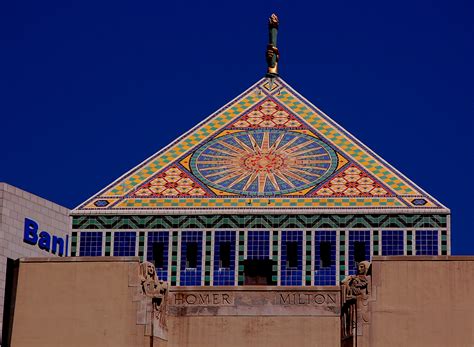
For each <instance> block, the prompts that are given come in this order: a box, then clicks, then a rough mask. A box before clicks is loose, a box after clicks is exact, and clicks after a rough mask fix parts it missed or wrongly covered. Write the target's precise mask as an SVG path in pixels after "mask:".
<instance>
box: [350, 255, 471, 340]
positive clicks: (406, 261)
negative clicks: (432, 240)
mask: <svg viewBox="0 0 474 347" xmlns="http://www.w3.org/2000/svg"><path fill="white" fill-rule="evenodd" d="M372 271H373V273H372V281H373V283H372V287H373V296H374V298H372V299H375V301H371V302H370V304H369V308H370V319H369V320H370V323H369V324H368V325H364V331H363V336H360V337H359V342H360V343H359V344H358V345H359V346H371V347H374V346H384V347H390V346H394V347H395V346H397V347H398V346H416V347H423V346H430V347H436V346H439V347H446V346H455V347H472V346H474V257H455V256H444V257H413V258H411V257H375V258H374V261H373V263H372Z"/></svg>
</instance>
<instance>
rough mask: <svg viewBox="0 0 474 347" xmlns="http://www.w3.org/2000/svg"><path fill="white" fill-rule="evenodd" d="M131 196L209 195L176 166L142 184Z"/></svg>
mask: <svg viewBox="0 0 474 347" xmlns="http://www.w3.org/2000/svg"><path fill="white" fill-rule="evenodd" d="M131 196H132V197H137V198H138V197H144V198H145V197H146V198H148V197H165V196H173V197H175V196H180V197H188V196H209V194H208V193H207V192H206V191H205V190H204V189H202V188H201V187H200V186H199V184H198V183H197V182H195V181H194V180H193V179H192V178H191V177H190V176H189V175H188V174H187V173H186V172H184V171H183V170H181V169H179V168H178V167H176V166H172V167H171V168H169V169H167V170H166V171H164V172H162V173H160V174H158V175H156V176H155V177H154V178H153V179H152V180H150V181H149V182H147V183H145V184H144V185H142V186H141V187H140V188H139V189H138V190H137V191H135V192H134V193H133V194H132V195H131Z"/></svg>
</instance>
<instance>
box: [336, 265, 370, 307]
mask: <svg viewBox="0 0 474 347" xmlns="http://www.w3.org/2000/svg"><path fill="white" fill-rule="evenodd" d="M369 268H370V262H368V261H361V262H360V263H359V265H358V267H357V274H356V275H351V276H347V277H346V278H345V279H344V280H343V281H342V282H341V285H342V286H343V291H344V296H345V298H346V299H350V298H355V297H357V296H360V295H363V296H366V295H367V294H369V277H368V276H367V274H368V272H369Z"/></svg>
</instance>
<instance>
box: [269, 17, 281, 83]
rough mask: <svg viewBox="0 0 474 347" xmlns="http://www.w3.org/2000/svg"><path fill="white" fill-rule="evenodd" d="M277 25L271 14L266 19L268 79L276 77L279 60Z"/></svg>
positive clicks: (276, 18)
mask: <svg viewBox="0 0 474 347" xmlns="http://www.w3.org/2000/svg"><path fill="white" fill-rule="evenodd" d="M278 24H279V21H278V17H277V15H276V14H275V13H273V14H272V15H271V16H270V18H269V19H268V45H267V52H266V58H267V65H268V68H267V76H268V77H275V76H278V60H279V59H280V53H279V52H278V48H277V35H278Z"/></svg>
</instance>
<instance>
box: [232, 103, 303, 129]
mask: <svg viewBox="0 0 474 347" xmlns="http://www.w3.org/2000/svg"><path fill="white" fill-rule="evenodd" d="M301 127H302V123H301V122H300V121H299V120H297V119H296V117H294V116H292V115H291V114H290V113H288V112H287V111H286V110H285V109H283V108H282V107H281V106H279V105H278V104H277V103H276V102H274V101H273V100H270V99H267V100H265V101H264V102H262V103H261V104H259V105H258V106H256V107H254V108H253V109H252V110H250V111H249V112H248V113H246V114H244V115H243V116H242V117H240V118H239V119H238V120H237V121H236V122H234V123H233V124H232V125H231V126H230V128H255V129H256V128H277V129H283V128H301Z"/></svg>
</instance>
